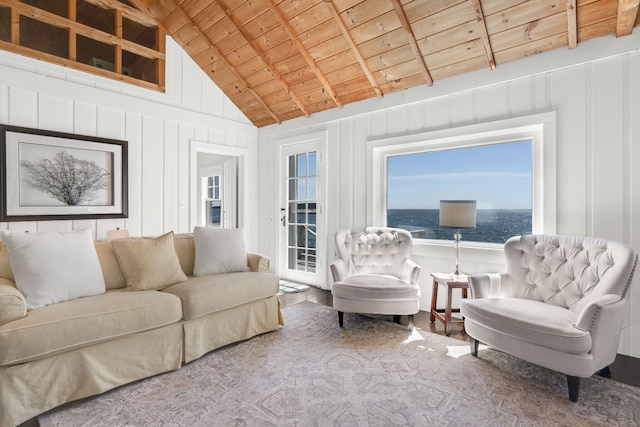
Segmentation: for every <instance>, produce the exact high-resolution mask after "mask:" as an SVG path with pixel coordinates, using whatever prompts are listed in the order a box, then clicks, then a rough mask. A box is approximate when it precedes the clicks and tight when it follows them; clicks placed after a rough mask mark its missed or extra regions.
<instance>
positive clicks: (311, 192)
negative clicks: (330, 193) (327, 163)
mask: <svg viewBox="0 0 640 427" xmlns="http://www.w3.org/2000/svg"><path fill="white" fill-rule="evenodd" d="M307 198H308V199H309V200H315V199H316V178H315V177H312V178H309V187H308V190H307Z"/></svg>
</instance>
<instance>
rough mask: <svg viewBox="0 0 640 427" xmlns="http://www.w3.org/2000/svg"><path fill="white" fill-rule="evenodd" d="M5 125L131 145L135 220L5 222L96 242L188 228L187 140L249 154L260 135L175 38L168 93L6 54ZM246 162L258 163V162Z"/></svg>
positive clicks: (250, 204)
mask: <svg viewBox="0 0 640 427" xmlns="http://www.w3.org/2000/svg"><path fill="white" fill-rule="evenodd" d="M0 123H3V124H9V125H15V126H24V127H31V128H38V129H44V130H52V131H62V132H68V133H75V134H83V135H91V136H99V137H105V138H115V139H124V140H127V141H128V142H129V144H128V147H129V174H128V178H129V218H127V219H112V220H108V219H103V220H85V221H41V222H10V223H2V224H0V228H3V229H6V228H9V229H16V230H33V231H45V230H58V231H60V230H71V229H81V228H87V227H90V228H92V229H93V230H94V232H95V237H96V238H104V237H105V235H106V231H107V230H109V229H113V228H115V227H116V226H117V227H121V228H126V229H128V230H129V232H130V234H131V235H133V236H140V235H144V236H151V235H159V234H162V233H164V232H167V231H171V230H173V231H175V232H187V231H191V229H190V226H191V225H190V213H189V207H190V205H191V204H190V203H189V194H190V192H189V183H190V171H189V165H190V163H189V159H190V141H191V140H197V141H200V142H209V143H211V144H218V145H221V146H233V147H240V148H245V149H246V150H247V151H251V152H255V151H256V143H257V128H256V127H255V126H254V125H253V124H251V122H249V120H248V119H246V117H244V115H243V114H242V113H241V112H240V111H239V110H238V108H236V107H235V106H234V105H233V103H231V102H230V101H229V99H228V98H227V97H226V96H225V95H224V93H223V92H222V91H221V90H220V89H219V88H218V87H216V86H215V84H213V83H212V81H211V80H210V79H209V78H208V77H207V76H206V75H205V74H204V73H203V72H202V71H201V70H200V69H199V68H198V66H197V65H196V64H195V63H194V62H193V61H192V60H191V58H189V56H188V55H187V54H185V53H184V51H183V50H182V49H181V48H180V47H179V46H178V45H177V44H176V43H175V42H173V40H172V39H170V38H168V39H167V81H166V92H165V93H160V92H155V91H150V90H145V89H141V88H138V87H135V86H132V85H128V84H123V83H119V82H116V81H112V80H108V79H104V78H101V77H95V76H92V75H89V74H87V73H82V72H77V71H75V70H71V69H68V68H65V67H60V66H56V65H52V64H48V63H45V62H42V61H37V60H33V59H30V58H25V57H21V56H19V55H15V54H11V53H8V52H4V51H0ZM248 158H250V159H253V160H252V161H253V162H254V163H255V155H252V156H248ZM256 168H257V166H256V165H255V164H250V165H248V169H249V170H255V169H256ZM255 178H256V176H255V173H253V174H251V179H250V180H249V183H250V184H251V186H252V187H254V186H255V185H254V184H253V183H254V182H255ZM246 194H249V195H251V199H247V200H245V201H244V203H245V206H246V209H245V214H246V215H245V218H244V225H245V228H246V229H247V233H246V234H247V240H248V242H247V243H248V246H249V247H250V248H255V246H256V243H255V242H256V241H257V238H256V228H255V224H256V217H255V214H254V212H255V211H256V201H255V194H254V193H253V192H251V191H249V192H247V193H246Z"/></svg>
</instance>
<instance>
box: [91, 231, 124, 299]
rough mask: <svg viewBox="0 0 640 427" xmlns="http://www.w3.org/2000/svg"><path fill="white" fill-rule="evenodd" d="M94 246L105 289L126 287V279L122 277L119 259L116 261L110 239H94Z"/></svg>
mask: <svg viewBox="0 0 640 427" xmlns="http://www.w3.org/2000/svg"><path fill="white" fill-rule="evenodd" d="M95 246H96V252H97V253H98V259H99V260H100V266H101V267H102V274H103V275H104V284H105V286H106V288H107V290H108V291H109V290H113V289H124V288H126V287H127V279H126V278H125V277H124V273H123V272H122V268H121V267H120V261H118V257H117V256H116V252H115V251H114V250H113V245H112V244H111V241H110V240H96V242H95Z"/></svg>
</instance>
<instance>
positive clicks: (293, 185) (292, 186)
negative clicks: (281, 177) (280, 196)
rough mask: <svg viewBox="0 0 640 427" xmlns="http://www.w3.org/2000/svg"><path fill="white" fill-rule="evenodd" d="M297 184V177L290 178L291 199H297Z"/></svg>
mask: <svg viewBox="0 0 640 427" xmlns="http://www.w3.org/2000/svg"><path fill="white" fill-rule="evenodd" d="M296 185H298V182H297V180H296V179H295V178H293V179H290V180H289V197H288V198H289V200H296Z"/></svg>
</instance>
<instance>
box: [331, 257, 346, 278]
mask: <svg viewBox="0 0 640 427" xmlns="http://www.w3.org/2000/svg"><path fill="white" fill-rule="evenodd" d="M330 267H331V275H332V276H333V281H334V282H340V281H341V280H344V279H346V278H347V277H349V267H348V266H347V263H346V262H344V260H342V259H340V258H338V259H337V260H335V261H333V262H332V263H331V266H330Z"/></svg>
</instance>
